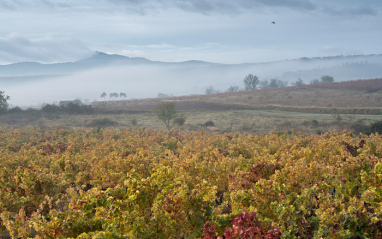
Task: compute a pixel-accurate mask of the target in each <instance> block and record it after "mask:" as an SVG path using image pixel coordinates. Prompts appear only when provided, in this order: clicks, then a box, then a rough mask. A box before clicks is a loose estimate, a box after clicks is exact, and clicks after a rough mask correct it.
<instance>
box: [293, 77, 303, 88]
mask: <svg viewBox="0 0 382 239" xmlns="http://www.w3.org/2000/svg"><path fill="white" fill-rule="evenodd" d="M292 85H294V86H302V85H305V83H304V81H303V80H301V78H298V80H296V82H294V83H292Z"/></svg>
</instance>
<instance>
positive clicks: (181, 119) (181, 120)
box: [173, 115, 186, 126]
mask: <svg viewBox="0 0 382 239" xmlns="http://www.w3.org/2000/svg"><path fill="white" fill-rule="evenodd" d="M184 122H186V117H185V116H184V115H181V116H179V117H177V118H175V119H174V121H173V123H174V124H176V125H178V126H182V125H184Z"/></svg>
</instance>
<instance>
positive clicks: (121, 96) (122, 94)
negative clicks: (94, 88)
mask: <svg viewBox="0 0 382 239" xmlns="http://www.w3.org/2000/svg"><path fill="white" fill-rule="evenodd" d="M107 95H108V94H107V93H106V92H103V93H102V94H101V96H100V97H101V98H103V99H104V98H106V96H107ZM118 97H119V98H126V97H127V96H126V93H124V92H121V93H119V94H118V93H117V92H113V93H110V94H109V98H110V99H111V98H118Z"/></svg>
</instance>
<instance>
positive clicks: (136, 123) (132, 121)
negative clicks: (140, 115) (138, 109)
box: [130, 118, 138, 126]
mask: <svg viewBox="0 0 382 239" xmlns="http://www.w3.org/2000/svg"><path fill="white" fill-rule="evenodd" d="M130 124H131V125H133V126H137V125H138V120H137V119H135V118H134V119H132V120H130Z"/></svg>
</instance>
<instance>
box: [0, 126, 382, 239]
mask: <svg viewBox="0 0 382 239" xmlns="http://www.w3.org/2000/svg"><path fill="white" fill-rule="evenodd" d="M381 158H382V139H381V135H379V134H372V135H370V136H366V135H362V134H361V135H359V136H354V135H352V133H351V132H346V131H345V132H342V133H336V132H334V133H325V134H321V135H307V134H302V133H297V132H294V133H292V134H287V133H285V134H284V133H269V134H266V135H263V136H258V135H254V134H248V133H226V134H208V133H206V132H203V131H198V132H191V133H183V132H177V131H170V132H162V131H153V130H147V129H120V130H113V129H110V130H106V129H98V130H96V129H89V130H85V129H77V130H74V129H72V130H71V129H49V130H48V129H45V130H44V129H36V128H24V129H15V130H6V129H4V128H0V212H1V214H0V225H1V227H0V231H1V232H2V233H8V234H9V235H10V236H11V237H12V238H27V237H33V238H83V239H85V238H204V239H215V238H223V236H224V237H225V238H231V239H232V238H382V160H381Z"/></svg>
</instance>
